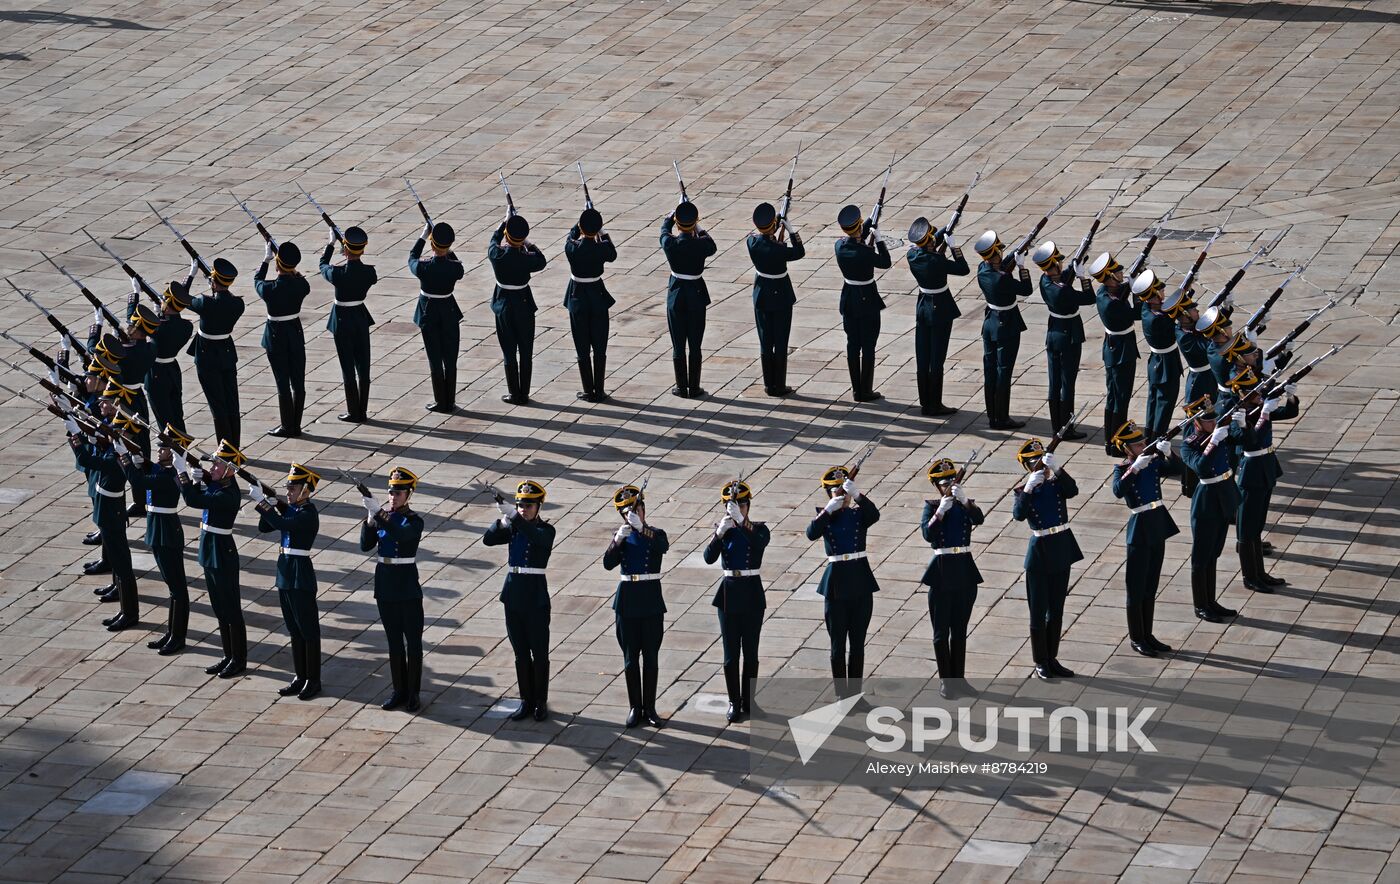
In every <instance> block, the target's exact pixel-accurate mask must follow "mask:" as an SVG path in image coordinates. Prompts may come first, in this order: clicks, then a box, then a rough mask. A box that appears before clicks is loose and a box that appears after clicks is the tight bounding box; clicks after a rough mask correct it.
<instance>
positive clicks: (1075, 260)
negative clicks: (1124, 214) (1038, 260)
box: [1068, 184, 1123, 267]
mask: <svg viewBox="0 0 1400 884" xmlns="http://www.w3.org/2000/svg"><path fill="white" fill-rule="evenodd" d="M1122 190H1123V185H1122V184H1119V185H1118V189H1117V190H1115V191H1113V196H1110V197H1109V198H1108V202H1106V203H1104V204H1103V208H1102V209H1099V213H1098V214H1097V215H1095V216H1094V223H1092V224H1090V225H1089V232H1088V233H1086V234H1084V238H1083V239H1081V240H1080V241H1079V248H1077V249H1075V250H1074V254H1073V255H1072V256H1071V257H1070V259H1069V265H1068V266H1070V267H1074V266H1075V265H1077V264H1083V263H1084V259H1085V258H1087V257H1089V247H1090V246H1092V245H1093V244H1094V234H1096V233H1098V232H1099V224H1101V223H1102V222H1103V215H1104V212H1107V211H1108V207H1109V206H1111V205H1113V201H1114V200H1116V199H1117V198H1118V194H1119V193H1121V192H1122Z"/></svg>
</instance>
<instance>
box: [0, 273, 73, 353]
mask: <svg viewBox="0 0 1400 884" xmlns="http://www.w3.org/2000/svg"><path fill="white" fill-rule="evenodd" d="M5 281H6V282H8V283H9V284H10V288H12V289H14V290H15V291H16V292H19V296H20V297H21V298H23V299H24V300H26V301H28V302H29V303H31V304H33V305H34V306H35V307H36V308H37V309H38V311H39V312H40V313H42V314H44V318H45V319H47V320H48V321H49V325H51V326H53V327H54V331H56V332H58V333H59V334H60V335H61V336H62V337H63V340H64V341H65V342H67V344H68V346H69V347H71V348H73V349H74V350H77V351H78V355H79V356H81V357H82V358H83V362H84V363H85V364H86V363H87V361H88V360H89V359H91V358H92V356H91V355H90V354H89V353H88V351H87V348H85V347H84V346H83V345H82V344H79V343H78V339H77V338H76V337H75V336H74V335H73V333H72V332H71V331H69V330H68V326H66V325H64V324H63V323H62V322H61V321H59V319H58V317H57V316H54V315H53V314H52V313H50V312H49V311H47V310H45V309H44V305H43V304H40V303H39V302H38V301H36V300H34V297H33V296H32V295H30V294H29V293H28V292H26V291H24V290H23V289H21V288H20V287H19V286H17V285H15V284H14V281H13V280H8V279H7V280H5Z"/></svg>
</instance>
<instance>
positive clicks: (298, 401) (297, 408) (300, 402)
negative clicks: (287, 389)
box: [283, 388, 306, 438]
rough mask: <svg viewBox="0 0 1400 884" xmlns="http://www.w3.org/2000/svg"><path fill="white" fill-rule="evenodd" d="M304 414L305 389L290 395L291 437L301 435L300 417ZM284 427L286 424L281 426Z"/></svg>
mask: <svg viewBox="0 0 1400 884" xmlns="http://www.w3.org/2000/svg"><path fill="white" fill-rule="evenodd" d="M304 414H306V389H305V388H302V389H301V390H299V391H297V392H296V393H293V394H292V433H291V435H292V437H293V438H295V437H297V436H300V435H301V417H302V415H304ZM283 426H284V427H285V426H286V424H283Z"/></svg>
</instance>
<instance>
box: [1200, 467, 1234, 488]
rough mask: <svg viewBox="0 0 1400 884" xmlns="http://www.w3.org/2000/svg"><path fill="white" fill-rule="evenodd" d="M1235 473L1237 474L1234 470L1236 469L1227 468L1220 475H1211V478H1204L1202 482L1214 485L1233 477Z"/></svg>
mask: <svg viewBox="0 0 1400 884" xmlns="http://www.w3.org/2000/svg"><path fill="white" fill-rule="evenodd" d="M1234 475H1235V471H1234V470H1226V471H1225V472H1223V473H1221V474H1220V475H1218V476H1211V477H1210V478H1209V479H1202V480H1201V484H1202V485H1214V484H1215V483H1216V482H1224V481H1225V480H1226V479H1230V478H1233V477H1234Z"/></svg>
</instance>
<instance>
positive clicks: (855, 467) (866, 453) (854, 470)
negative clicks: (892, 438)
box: [846, 438, 880, 479]
mask: <svg viewBox="0 0 1400 884" xmlns="http://www.w3.org/2000/svg"><path fill="white" fill-rule="evenodd" d="M879 445H880V440H879V439H878V438H877V439H874V440H872V441H871V442H870V444H869V445H867V446H865V449H864V450H863V451H861V453H860V454H859V455H857V456H856V459H855V461H854V462H852V463H851V469H850V470H849V471H848V472H847V473H846V475H847V476H849V477H850V478H852V479H854V478H855V477H856V475H857V474H859V473H860V467H861V464H863V463H865V461H866V460H867V459H868V458H869V457H870V455H872V454H874V453H875V449H876V448H878V447H879Z"/></svg>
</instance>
